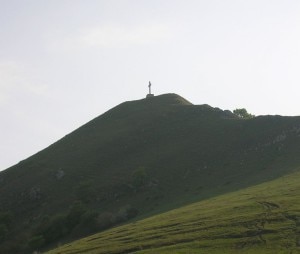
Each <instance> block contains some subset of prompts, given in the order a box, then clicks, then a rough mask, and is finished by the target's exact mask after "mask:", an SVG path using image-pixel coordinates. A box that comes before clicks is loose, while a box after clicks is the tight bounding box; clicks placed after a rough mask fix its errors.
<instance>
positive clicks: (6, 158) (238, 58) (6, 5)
mask: <svg viewBox="0 0 300 254" xmlns="http://www.w3.org/2000/svg"><path fill="white" fill-rule="evenodd" d="M149 80H151V82H152V85H153V86H152V88H153V92H154V93H155V94H162V93H169V92H173V93H177V94H179V95H181V96H183V97H184V98H186V99H187V100H189V101H191V102H192V103H194V104H204V103H206V104H209V105H211V106H214V107H219V108H222V109H229V110H233V109H235V108H241V107H245V108H247V109H248V111H249V112H251V113H253V114H255V115H265V114H280V115H300V99H299V96H300V93H299V92H300V88H299V87H300V1H299V0H151V1H149V0H0V116H1V129H0V140H1V143H0V152H1V157H0V170H1V169H5V168H7V167H9V166H11V165H13V164H15V163H18V162H19V161H20V160H23V159H25V158H27V157H28V156H30V155H32V154H34V153H36V152H38V151H39V150H41V149H43V148H45V147H47V146H48V145H50V144H51V143H53V142H55V141H56V140H58V139H59V138H61V137H63V136H64V135H66V134H67V133H69V132H71V131H73V130H74V129H76V128H78V127H79V126H81V125H82V124H84V123H86V122H87V121H89V120H91V119H93V118H94V117H96V116H98V115H100V114H102V113H103V112H105V111H107V110H108V109H110V108H112V107H113V106H115V105H117V104H119V103H121V102H124V101H128V100H135V99H141V98H143V97H144V96H145V95H146V93H147V89H148V88H147V84H148V81H149Z"/></svg>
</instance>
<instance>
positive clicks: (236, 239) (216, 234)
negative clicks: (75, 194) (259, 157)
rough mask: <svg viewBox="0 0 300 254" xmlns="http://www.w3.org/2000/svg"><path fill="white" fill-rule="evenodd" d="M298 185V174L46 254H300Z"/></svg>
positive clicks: (299, 174) (199, 203) (299, 173)
mask: <svg viewBox="0 0 300 254" xmlns="http://www.w3.org/2000/svg"><path fill="white" fill-rule="evenodd" d="M298 170H299V169H298ZM299 182H300V172H297V173H294V174H291V175H288V176H284V177H281V178H279V179H278V180H274V181H271V182H268V183H264V184H261V185H258V186H254V187H251V188H248V189H245V190H241V191H236V192H233V193H230V194H226V195H222V196H219V197H216V198H212V199H209V200H207V201H202V202H198V203H195V204H192V205H188V206H186V207H182V208H179V209H176V210H173V211H170V212H167V213H164V214H161V215H157V216H154V217H151V218H148V219H145V220H142V221H138V222H136V223H130V224H128V225H125V226H120V227H117V228H114V229H111V230H108V231H105V232H103V233H100V234H96V235H93V236H90V237H88V238H85V239H82V240H79V241H76V242H74V243H71V244H67V245H65V246H62V247H61V248H58V249H56V250H53V251H50V252H48V254H75V253H86V254H93V253H97V254H101V253H105V254H113V253H136V254H137V253H139V254H142V253H145V254H146V253H147V254H150V253H153V254H154V253H161V254H166V253H203V254H204V253H228V254H229V253H230V254H232V253H249V254H250V253H253V254H254V253H255V254H259V253H264V254H266V253H270V254H271V253H272V254H273V253H287V254H291V253H292V254H296V253H300V199H299V197H300V184H299Z"/></svg>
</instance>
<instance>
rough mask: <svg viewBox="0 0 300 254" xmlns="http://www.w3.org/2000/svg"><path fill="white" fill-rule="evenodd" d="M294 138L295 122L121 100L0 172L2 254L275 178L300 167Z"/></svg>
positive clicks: (176, 102) (166, 100) (298, 130)
mask: <svg viewBox="0 0 300 254" xmlns="http://www.w3.org/2000/svg"><path fill="white" fill-rule="evenodd" d="M299 135H300V118H299V117H281V116H262V117H256V118H253V119H247V120H245V119H239V118H237V117H236V116H235V115H234V114H232V113H231V112H230V111H223V110H221V109H218V108H213V107H210V106H208V105H192V104H191V103H189V102H188V101H187V100H185V99H183V98H182V97H180V96H178V95H176V94H165V95H161V96H156V97H153V98H149V99H143V100H138V101H131V102H125V103H122V104H120V105H118V106H116V107H115V108H113V109H111V110H109V111H108V112H106V113H104V114H103V115H101V116H99V117H97V118H95V119H94V120H92V121H90V122H89V123H87V124H85V125H84V126H82V127H80V128H79V129H77V130H75V131H74V132H72V133H70V134H68V135H67V136H65V137H64V138H62V139H61V140H59V141H58V142H56V143H54V144H53V145H51V146H49V147H48V148H46V149H45V150H43V151H41V152H39V153H37V154H36V155H34V156H32V157H30V158H28V159H26V160H24V161H21V162H20V163H19V164H17V165H15V166H13V167H11V168H9V169H7V170H5V171H3V172H1V173H0V183H1V185H0V193H1V194H0V207H1V210H0V229H1V227H2V231H1V230H0V242H1V243H0V250H3V252H5V253H25V252H30V251H32V250H33V249H36V248H45V247H46V248H47V246H48V247H52V246H55V244H57V243H59V242H67V241H70V240H72V239H76V238H79V237H82V236H84V235H87V234H90V233H93V232H97V231H100V230H103V229H106V228H109V227H112V226H115V225H117V224H120V223H124V222H126V221H128V220H132V219H133V218H134V219H140V218H145V217H148V216H150V215H153V214H158V213H161V212H163V211H167V210H170V209H172V208H176V207H180V206H182V205H184V204H188V203H191V202H194V201H198V200H203V199H206V198H209V197H213V196H216V195H220V194H223V193H226V192H230V191H234V190H238V189H242V188H245V187H248V186H251V185H255V184H258V183H262V182H265V181H269V180H272V179H275V178H277V177H280V176H282V175H285V174H287V173H290V172H292V171H293V170H294V168H295V167H297V166H298V165H300V156H299V151H300V149H299V148H300V137H299ZM1 217H3V218H4V219H2V222H1Z"/></svg>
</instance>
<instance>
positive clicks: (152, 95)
mask: <svg viewBox="0 0 300 254" xmlns="http://www.w3.org/2000/svg"><path fill="white" fill-rule="evenodd" d="M151 86H152V84H151V82H150V81H149V85H148V88H149V93H148V94H147V96H146V98H149V97H154V94H152V93H151Z"/></svg>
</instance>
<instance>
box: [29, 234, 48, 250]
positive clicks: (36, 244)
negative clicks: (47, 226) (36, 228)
mask: <svg viewBox="0 0 300 254" xmlns="http://www.w3.org/2000/svg"><path fill="white" fill-rule="evenodd" d="M44 244H45V239H44V237H43V236H42V235H37V236H34V237H32V238H31V239H30V240H29V242H28V246H29V248H30V249H31V250H38V249H39V248H41V247H42V246H43V245H44Z"/></svg>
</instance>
